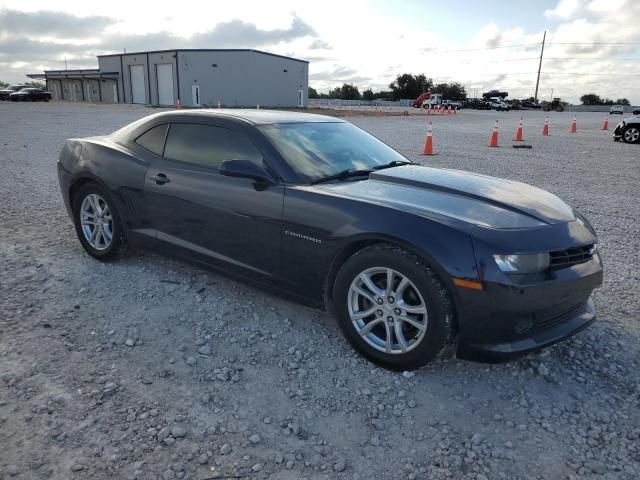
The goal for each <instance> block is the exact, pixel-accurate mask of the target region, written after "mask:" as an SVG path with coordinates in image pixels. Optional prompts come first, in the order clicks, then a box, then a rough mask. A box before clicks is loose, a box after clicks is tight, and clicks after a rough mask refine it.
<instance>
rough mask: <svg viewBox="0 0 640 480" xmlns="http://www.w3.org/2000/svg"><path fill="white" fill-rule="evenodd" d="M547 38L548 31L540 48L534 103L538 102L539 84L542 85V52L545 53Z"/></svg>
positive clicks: (543, 36)
mask: <svg viewBox="0 0 640 480" xmlns="http://www.w3.org/2000/svg"><path fill="white" fill-rule="evenodd" d="M546 38H547V31H546V30H545V31H544V34H543V35H542V49H540V63H539V64H538V79H537V80H536V93H535V95H534V96H533V103H538V85H540V70H541V69H542V54H543V53H544V41H545V39H546Z"/></svg>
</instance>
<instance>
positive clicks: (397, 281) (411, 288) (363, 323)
mask: <svg viewBox="0 0 640 480" xmlns="http://www.w3.org/2000/svg"><path fill="white" fill-rule="evenodd" d="M348 307H349V317H350V318H351V322H352V324H353V328H354V329H355V330H356V332H358V335H360V336H361V337H362V338H363V339H364V341H366V342H367V343H368V344H369V345H371V346H372V347H373V348H375V349H376V350H378V351H380V352H384V353H387V354H401V353H406V352H408V351H410V350H413V349H414V348H416V347H417V346H418V345H419V344H420V342H421V341H422V340H423V338H424V336H425V333H426V331H427V322H428V313H427V307H426V305H425V302H424V299H423V298H422V295H421V294H420V292H419V291H418V289H417V288H416V286H415V285H414V284H413V282H412V281H411V280H409V279H408V278H407V277H405V276H404V275H403V274H401V273H399V272H396V271H395V270H393V269H391V268H385V267H373V268H368V269H366V270H365V271H363V272H361V273H360V274H359V275H358V276H357V277H356V278H355V279H354V280H353V282H352V283H351V288H350V289H349V304H348Z"/></svg>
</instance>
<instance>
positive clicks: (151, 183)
mask: <svg viewBox="0 0 640 480" xmlns="http://www.w3.org/2000/svg"><path fill="white" fill-rule="evenodd" d="M225 160H249V161H252V162H255V163H257V164H259V165H260V166H265V162H264V159H263V156H262V154H261V153H260V151H259V150H258V149H257V148H256V147H255V146H254V144H253V143H252V142H251V141H250V140H249V139H248V138H247V137H246V136H245V135H244V134H243V133H241V132H239V131H237V130H235V129H233V128H228V127H224V126H220V125H212V124H199V123H187V122H180V123H178V122H176V123H171V124H170V125H169V127H168V131H167V133H166V143H165V147H164V151H163V155H162V156H161V157H155V158H154V159H152V160H151V164H150V167H149V170H148V171H147V176H146V179H145V192H144V195H145V205H146V208H147V211H148V213H149V217H150V220H151V222H152V224H153V228H154V229H155V230H156V238H157V240H158V241H159V244H160V245H161V248H165V249H169V250H171V251H172V252H173V253H178V254H181V255H187V256H189V257H191V258H195V259H197V260H199V261H202V262H205V263H209V264H212V265H215V266H218V267H223V268H226V269H228V270H231V271H234V272H237V273H241V274H244V275H250V276H252V277H253V278H256V276H258V277H262V279H266V278H272V277H274V276H277V275H278V273H279V265H280V235H281V223H282V204H283V197H284V187H283V185H280V184H276V185H264V184H258V183H256V182H255V181H254V180H251V179H246V178H236V177H229V176H223V175H221V174H220V173H219V171H218V167H219V166H220V164H221V163H222V162H223V161H225ZM274 178H275V177H274Z"/></svg>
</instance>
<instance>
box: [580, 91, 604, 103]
mask: <svg viewBox="0 0 640 480" xmlns="http://www.w3.org/2000/svg"><path fill="white" fill-rule="evenodd" d="M580 101H581V102H582V104H583V105H603V104H604V102H603V101H602V99H601V98H600V95H596V94H595V93H586V94H584V95H582V96H581V97H580Z"/></svg>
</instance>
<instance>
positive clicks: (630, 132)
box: [622, 125, 640, 143]
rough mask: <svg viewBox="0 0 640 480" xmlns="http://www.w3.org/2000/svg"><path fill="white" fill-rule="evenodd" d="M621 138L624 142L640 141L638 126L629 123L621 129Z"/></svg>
mask: <svg viewBox="0 0 640 480" xmlns="http://www.w3.org/2000/svg"><path fill="white" fill-rule="evenodd" d="M622 140H623V141H624V142H625V143H638V142H640V127H638V126H637V125H629V126H627V127H626V128H625V129H624V130H623V131H622Z"/></svg>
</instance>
